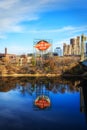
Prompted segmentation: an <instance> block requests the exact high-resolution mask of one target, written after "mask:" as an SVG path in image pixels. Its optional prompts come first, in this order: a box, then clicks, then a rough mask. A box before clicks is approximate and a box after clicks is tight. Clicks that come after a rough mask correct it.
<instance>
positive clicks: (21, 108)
mask: <svg viewBox="0 0 87 130" xmlns="http://www.w3.org/2000/svg"><path fill="white" fill-rule="evenodd" d="M85 86H87V82H85V81H80V80H78V79H77V80H76V79H75V80H74V79H71V80H65V79H62V78H44V77H43V78H10V79H9V78H0V129H3V130H7V129H9V130H11V129H15V130H19V129H21V130H25V129H26V130H28V129H31V130H34V129H36V130H39V129H41V130H44V129H50V128H52V129H55V130H57V129H75V128H78V129H79V130H82V129H85V128H87V127H86V124H85V120H84V115H82V113H81V112H80V111H79V108H80V110H81V111H83V109H84V112H85V116H86V117H87V114H86V113H87V87H85ZM45 99H46V100H45ZM79 101H80V102H79ZM47 105H48V106H49V107H47ZM37 106H38V107H37ZM44 107H46V108H50V107H51V109H50V111H44V109H43V108H44ZM38 108H41V109H43V111H35V110H37V109H38Z"/></svg>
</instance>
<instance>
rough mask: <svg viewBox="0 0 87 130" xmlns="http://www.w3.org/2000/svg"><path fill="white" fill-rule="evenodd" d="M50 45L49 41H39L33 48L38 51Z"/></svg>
mask: <svg viewBox="0 0 87 130" xmlns="http://www.w3.org/2000/svg"><path fill="white" fill-rule="evenodd" d="M50 46H51V44H50V43H48V42H47V41H44V40H42V41H39V42H38V43H37V44H36V45H35V48H37V49H38V50H40V51H45V50H47V49H48V48H49V47H50Z"/></svg>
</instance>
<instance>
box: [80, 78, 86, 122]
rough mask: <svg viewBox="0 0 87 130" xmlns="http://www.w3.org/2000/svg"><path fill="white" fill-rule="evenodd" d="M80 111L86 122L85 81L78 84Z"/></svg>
mask: <svg viewBox="0 0 87 130" xmlns="http://www.w3.org/2000/svg"><path fill="white" fill-rule="evenodd" d="M80 111H81V112H84V113H85V117H86V122H87V81H86V80H83V81H82V82H81V84H80Z"/></svg>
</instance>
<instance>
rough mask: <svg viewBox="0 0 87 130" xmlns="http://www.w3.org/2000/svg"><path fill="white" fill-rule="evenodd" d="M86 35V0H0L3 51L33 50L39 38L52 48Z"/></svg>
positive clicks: (0, 38)
mask: <svg viewBox="0 0 87 130" xmlns="http://www.w3.org/2000/svg"><path fill="white" fill-rule="evenodd" d="M83 33H84V35H87V1H86V0H0V53H4V48H5V47H7V48H8V53H11V54H13V53H14V54H27V53H32V52H33V46H34V43H36V42H37V41H38V40H49V41H51V43H52V46H53V50H54V49H55V48H56V47H58V46H62V45H63V43H65V42H66V43H68V44H69V42H70V38H75V37H76V36H81V35H82V34H83Z"/></svg>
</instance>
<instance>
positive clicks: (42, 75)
mask: <svg viewBox="0 0 87 130" xmlns="http://www.w3.org/2000/svg"><path fill="white" fill-rule="evenodd" d="M59 76H61V74H2V75H0V77H59Z"/></svg>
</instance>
